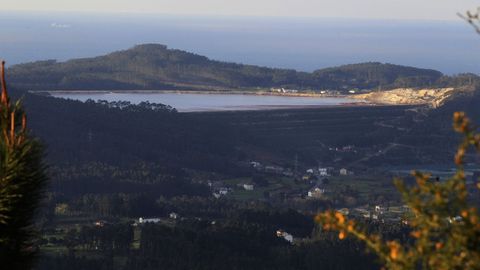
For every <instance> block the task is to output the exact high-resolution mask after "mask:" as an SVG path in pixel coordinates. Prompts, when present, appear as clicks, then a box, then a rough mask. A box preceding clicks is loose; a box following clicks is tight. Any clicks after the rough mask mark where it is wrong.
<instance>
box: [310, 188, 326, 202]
mask: <svg viewBox="0 0 480 270" xmlns="http://www.w3.org/2000/svg"><path fill="white" fill-rule="evenodd" d="M324 194H325V189H324V188H321V187H318V186H317V187H313V188H312V189H310V190H309V191H308V193H307V196H308V197H309V198H314V199H320V198H322V197H323V196H324Z"/></svg>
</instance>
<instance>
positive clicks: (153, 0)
mask: <svg viewBox="0 0 480 270" xmlns="http://www.w3.org/2000/svg"><path fill="white" fill-rule="evenodd" d="M0 3H1V5H0V10H4V11H6V10H31V11H40V10H41V11H100V12H152V13H167V14H198V15H227V16H228V15H242V16H243V15H246V16H292V17H347V18H394V19H435V20H456V19H458V17H457V16H456V13H457V12H465V11H466V10H469V9H474V8H475V7H476V6H478V5H480V1H478V0H133V1H132V0H41V1H40V0H14V1H9V0H0Z"/></svg>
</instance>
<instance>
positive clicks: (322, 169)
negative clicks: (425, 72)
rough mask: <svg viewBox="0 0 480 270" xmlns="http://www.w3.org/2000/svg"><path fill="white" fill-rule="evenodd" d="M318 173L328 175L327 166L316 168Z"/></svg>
mask: <svg viewBox="0 0 480 270" xmlns="http://www.w3.org/2000/svg"><path fill="white" fill-rule="evenodd" d="M318 175H320V176H329V175H328V169H327V168H318Z"/></svg>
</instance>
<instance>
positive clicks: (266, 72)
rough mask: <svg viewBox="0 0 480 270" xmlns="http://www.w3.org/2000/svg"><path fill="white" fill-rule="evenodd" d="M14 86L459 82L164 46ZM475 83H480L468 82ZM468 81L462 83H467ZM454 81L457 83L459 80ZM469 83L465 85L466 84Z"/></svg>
mask: <svg viewBox="0 0 480 270" xmlns="http://www.w3.org/2000/svg"><path fill="white" fill-rule="evenodd" d="M8 74H9V81H10V82H11V83H12V84H13V85H15V86H16V87H18V88H23V89H29V90H58V89H62V90H74V89H75V90H99V89H102V90H131V89H136V90H144V89H156V90H161V89H188V90H218V89H222V90H229V89H253V88H263V89H265V88H271V87H285V88H290V89H300V90H321V89H331V90H340V91H347V90H349V89H354V88H357V89H393V88H404V87H413V88H415V87H433V86H436V87H447V86H451V85H452V84H455V83H458V80H459V79H458V77H455V78H451V77H447V76H444V75H443V74H442V73H441V72H439V71H436V70H430V69H421V68H415V67H406V66H399V65H393V64H384V63H378V62H370V63H361V64H352V65H344V66H339V67H332V68H326V69H319V70H316V71H314V72H312V73H307V72H299V71H295V70H290V69H278V68H267V67H259V66H253V65H244V64H236V63H226V62H221V61H215V60H211V59H209V58H207V57H205V56H201V55H197V54H194V53H189V52H186V51H181V50H176V49H169V48H167V46H165V45H159V44H144V45H137V46H135V47H133V48H130V49H128V50H123V51H117V52H113V53H110V54H107V55H104V56H98V57H93V58H84V59H74V60H69V61H66V62H57V61H55V60H47V61H38V62H33V63H26V64H20V65H15V66H12V67H11V68H10V69H9V71H8ZM467 77H468V79H469V80H470V81H471V80H472V78H474V79H475V80H476V79H477V78H478V77H477V76H475V75H469V76H467ZM462 78H463V77H462ZM454 79H455V80H454ZM465 80H466V79H461V80H460V81H461V83H463V82H464V81H465Z"/></svg>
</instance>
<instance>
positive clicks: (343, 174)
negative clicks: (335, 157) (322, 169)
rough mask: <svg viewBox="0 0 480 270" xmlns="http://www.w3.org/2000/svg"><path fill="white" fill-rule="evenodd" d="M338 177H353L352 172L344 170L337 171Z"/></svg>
mask: <svg viewBox="0 0 480 270" xmlns="http://www.w3.org/2000/svg"><path fill="white" fill-rule="evenodd" d="M339 173H340V175H342V176H345V175H354V173H353V172H352V171H349V170H347V169H345V168H341V169H340V171H339Z"/></svg>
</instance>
